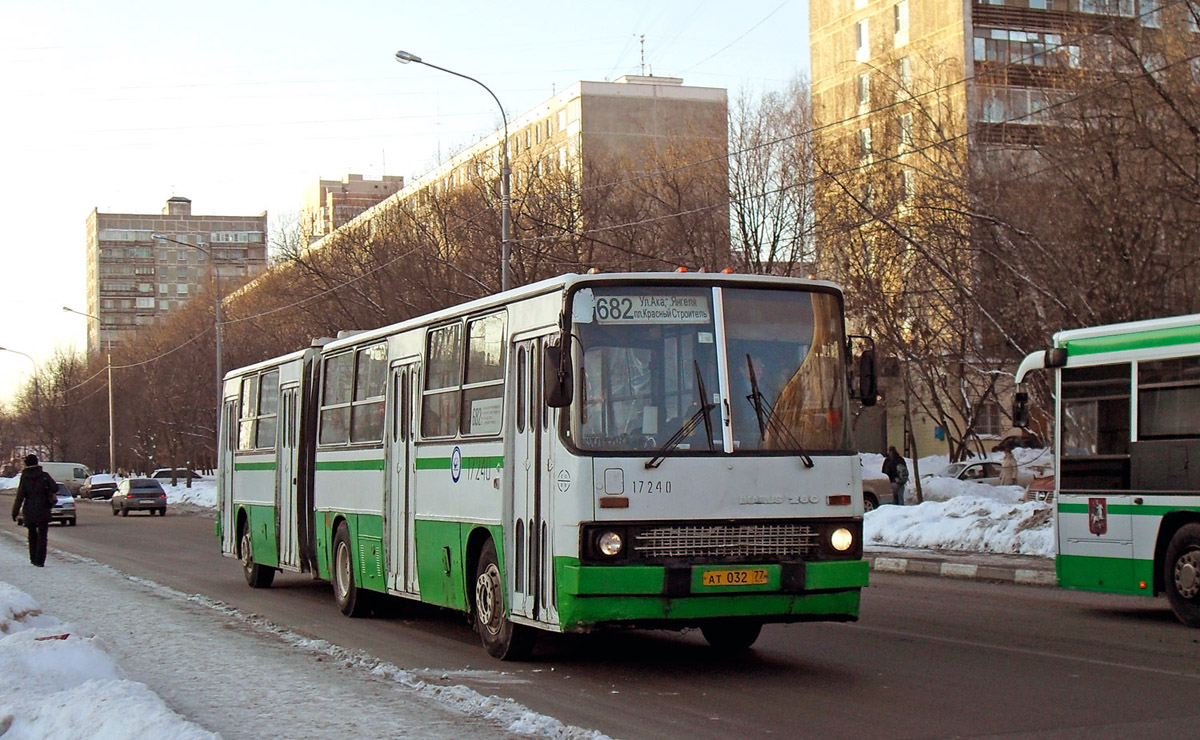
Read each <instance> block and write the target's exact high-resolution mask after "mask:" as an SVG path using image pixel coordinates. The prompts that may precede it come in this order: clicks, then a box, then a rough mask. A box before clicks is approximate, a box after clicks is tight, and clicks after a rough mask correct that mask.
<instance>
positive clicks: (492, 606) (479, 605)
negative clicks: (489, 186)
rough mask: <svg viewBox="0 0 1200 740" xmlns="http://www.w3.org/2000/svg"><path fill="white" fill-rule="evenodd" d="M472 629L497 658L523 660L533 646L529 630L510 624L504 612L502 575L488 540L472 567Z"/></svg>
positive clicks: (493, 546)
mask: <svg viewBox="0 0 1200 740" xmlns="http://www.w3.org/2000/svg"><path fill="white" fill-rule="evenodd" d="M472 609H473V610H474V613H475V614H474V617H475V620H474V621H475V631H476V632H478V633H479V639H480V640H481V641H482V642H483V647H484V649H486V650H487V651H488V655H490V656H492V657H493V658H499V659H500V660H523V659H525V658H528V657H529V653H530V651H531V649H532V647H533V634H532V633H531V632H530V631H529V629H528V628H527V627H523V626H521V625H517V624H513V623H512V622H511V621H510V620H509V619H508V617H507V616H505V614H504V579H503V578H502V577H501V575H500V563H499V560H498V558H497V557H496V545H495V543H493V542H492V541H491V540H488V541H487V544H485V545H484V546H483V551H482V552H481V553H480V554H479V565H478V566H477V567H476V568H475V598H474V602H473V604H472Z"/></svg>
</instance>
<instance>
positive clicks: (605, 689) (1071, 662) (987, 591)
mask: <svg viewBox="0 0 1200 740" xmlns="http://www.w3.org/2000/svg"><path fill="white" fill-rule="evenodd" d="M0 506H11V496H0ZM8 526H12V525H8ZM50 544H51V547H52V548H61V549H65V550H69V551H71V552H74V553H77V554H80V555H85V556H88V557H91V558H94V559H96V560H98V561H101V562H104V563H108V564H109V565H111V566H113V567H115V568H117V569H119V570H121V571H124V572H126V573H129V574H132V575H137V576H141V577H145V578H150V579H153V580H155V581H158V582H160V583H163V584H165V585H168V586H171V587H173V588H176V589H179V590H181V591H184V592H187V593H199V594H203V595H205V596H208V597H210V598H213V599H216V600H219V601H222V602H225V603H227V604H229V605H230V606H233V607H236V608H237V609H239V610H241V611H243V612H245V613H255V614H259V615H262V616H264V617H266V618H268V619H270V620H271V621H273V622H275V623H277V624H279V625H282V626H287V627H289V628H291V629H293V630H295V631H297V632H299V633H301V634H306V635H310V636H313V637H320V638H322V639H325V640H328V641H330V642H333V643H335V644H337V645H341V646H343V647H346V648H351V649H358V650H363V651H366V652H368V653H370V654H372V655H374V656H376V657H378V658H380V659H382V660H385V661H387V662H390V663H393V664H395V665H397V666H400V667H402V668H408V669H411V670H416V671H419V672H420V673H421V674H422V675H423V676H424V677H426V678H427V679H428V680H433V681H445V682H447V683H451V684H466V685H469V686H471V687H472V688H474V689H475V690H477V691H479V692H481V693H483V694H487V695H492V694H494V695H498V696H502V697H511V698H513V699H514V700H516V701H518V702H521V703H522V704H524V705H526V706H528V707H530V708H531V709H533V710H535V711H538V712H541V713H543V714H548V715H551V716H554V717H557V718H559V719H560V720H562V721H563V722H566V723H568V724H572V725H576V726H580V727H589V728H593V729H597V730H600V731H602V732H605V733H607V734H609V735H611V736H613V737H622V738H663V737H679V738H684V737H686V738H689V739H690V738H707V737H712V738H725V737H772V736H775V737H789V738H790V737H797V736H801V737H809V736H823V737H854V736H858V737H861V736H877V737H897V738H899V737H949V736H964V735H965V736H999V735H1015V736H1021V737H1027V736H1035V735H1038V736H1043V737H1087V738H1089V739H1094V738H1101V737H1129V736H1149V735H1150V734H1153V735H1154V736H1155V737H1192V736H1194V735H1195V733H1196V729H1195V728H1196V727H1197V724H1198V720H1200V709H1198V708H1197V707H1198V704H1197V702H1196V701H1195V697H1196V695H1197V692H1198V691H1200V668H1198V667H1197V656H1198V654H1200V648H1198V641H1200V632H1196V631H1193V630H1189V629H1187V628H1185V627H1183V626H1181V625H1179V624H1178V623H1176V622H1175V620H1174V618H1173V617H1172V616H1171V614H1170V612H1169V610H1168V609H1167V608H1166V605H1165V603H1164V602H1163V601H1162V600H1149V599H1144V598H1137V597H1117V596H1107V595H1100V594H1083V593H1075V592H1069V591H1064V590H1060V589H1057V588H1045V587H1033V586H1017V585H1002V584H993V583H981V582H973V581H955V580H950V579H939V578H928V577H920V576H904V575H889V574H878V573H872V579H871V587H870V588H869V589H868V590H867V592H865V594H864V599H863V610H862V618H861V620H860V621H859V622H858V623H856V624H850V625H838V624H828V625H826V624H808V625H778V626H768V627H767V628H766V629H764V631H763V635H762V637H761V638H760V640H759V641H758V643H757V644H756V646H755V649H754V650H752V651H750V652H747V653H745V654H742V655H738V656H733V657H730V656H722V655H719V654H716V653H714V652H713V651H711V650H710V649H708V648H707V646H706V645H705V643H704V641H703V639H702V638H701V637H700V636H699V634H698V633H694V632H688V633H683V634H677V633H670V632H618V633H609V634H598V635H589V636H548V637H547V638H545V639H543V640H542V641H541V642H540V643H539V647H538V651H537V654H536V659H535V660H534V661H533V662H530V663H518V664H507V663H505V664H501V663H498V662H496V661H494V660H492V659H491V658H489V657H488V656H487V655H486V653H484V652H483V649H482V648H481V647H480V646H479V645H478V642H477V640H476V638H475V635H474V634H473V633H472V632H471V631H470V629H469V627H468V626H467V623H466V620H465V618H464V617H462V616H461V615H458V614H456V613H453V612H448V611H443V610H438V609H433V608H429V607H424V606H421V605H416V604H408V603H400V604H399V605H398V606H397V608H396V610H395V613H394V614H393V615H390V616H387V617H376V618H372V619H361V620H352V619H347V618H345V617H343V616H342V615H341V614H340V612H338V610H337V607H336V606H335V605H334V603H333V598H332V593H331V590H330V587H329V585H328V584H325V583H321V582H316V581H313V580H311V579H310V578H309V577H308V576H300V575H294V574H281V575H280V576H279V577H278V578H276V580H275V585H274V586H273V587H272V588H270V589H266V590H253V589H250V588H248V587H247V586H246V585H245V582H244V581H243V580H242V577H241V571H240V568H239V565H238V563H237V562H235V561H233V560H231V559H226V558H222V557H221V556H220V554H219V552H218V550H219V548H218V544H217V540H216V537H215V536H214V535H213V519H212V518H211V517H210V516H203V515H195V514H190V515H189V514H177V513H174V512H173V513H172V514H170V515H168V516H167V517H148V516H145V515H135V516H130V517H129V518H123V517H113V516H111V514H110V513H109V510H108V505H107V503H106V502H88V501H82V502H80V509H79V526H77V527H57V526H55V527H52V528H51V532H50ZM0 580H2V576H0Z"/></svg>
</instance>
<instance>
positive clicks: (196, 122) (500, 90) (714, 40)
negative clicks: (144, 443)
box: [0, 0, 809, 402]
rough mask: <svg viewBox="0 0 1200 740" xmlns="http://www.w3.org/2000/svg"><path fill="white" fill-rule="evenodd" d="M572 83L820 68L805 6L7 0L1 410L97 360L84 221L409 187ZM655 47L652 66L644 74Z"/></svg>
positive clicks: (713, 80) (733, 80) (738, 87)
mask: <svg viewBox="0 0 1200 740" xmlns="http://www.w3.org/2000/svg"><path fill="white" fill-rule="evenodd" d="M400 49H403V50H405V51H408V52H411V53H413V54H416V55H417V56H420V57H422V58H423V59H424V60H425V61H428V62H430V63H432V64H437V65H438V66H441V67H446V68H448V69H452V70H454V71H456V72H461V73H463V74H466V75H469V76H472V77H475V78H476V79H478V80H479V81H480V82H482V83H483V84H485V85H487V86H488V87H489V88H491V90H492V91H493V92H494V93H495V95H496V97H497V98H498V99H499V100H500V101H501V103H502V104H503V105H504V109H505V112H506V114H507V115H508V117H509V118H510V119H512V118H515V117H518V116H520V115H521V114H523V113H525V112H526V111H528V110H530V109H532V108H533V107H534V106H535V105H537V104H538V103H540V102H542V101H544V100H545V99H547V98H549V97H551V96H552V95H554V94H555V93H556V92H558V91H561V90H563V89H564V88H566V87H568V86H570V85H571V84H573V83H575V82H577V81H579V80H589V81H595V80H599V81H603V80H610V81H611V80H615V79H617V78H618V77H620V76H621V75H623V74H642V73H645V74H654V75H658V76H671V77H682V78H683V80H684V84H685V85H696V86H705V87H722V88H725V89H727V90H728V91H729V98H730V101H731V102H732V101H733V100H735V99H736V98H737V97H738V96H739V95H741V94H747V95H751V96H756V95H757V94H760V93H761V92H763V91H767V90H778V89H782V88H783V87H784V85H785V84H786V83H787V82H788V81H789V80H790V79H792V78H794V77H795V76H796V75H798V74H807V72H808V64H809V63H808V2H807V1H806V0H782V1H781V0H746V1H745V2H741V3H737V4H736V5H734V4H730V3H727V2H720V1H719V0H659V1H658V2H653V3H650V2H628V1H625V0H612V1H610V2H606V3H559V2H548V1H547V0H527V1H526V2H523V3H520V4H518V5H505V4H502V3H501V4H497V3H494V2H476V1H475V0H469V1H465V2H464V1H463V0H459V1H458V2H454V3H427V2H412V1H411V0H393V1H392V2H383V1H382V0H380V1H376V2H368V1H366V0H340V1H338V2H333V1H330V2H316V1H305V0H286V1H285V0H251V1H250V2H232V1H230V0H214V1H213V2H209V3H203V4H200V5H197V4H179V3H161V2H149V1H138V0H106V2H103V3H96V2H93V1H91V0H58V1H56V2H51V3H26V2H20V0H0V65H2V67H3V69H4V70H5V72H4V74H3V75H0V99H2V100H3V101H4V110H5V112H6V115H4V116H3V117H0V134H2V135H0V168H2V171H3V172H4V178H3V179H2V180H0V215H2V217H3V220H4V223H6V224H8V226H7V227H6V234H5V236H6V239H5V244H4V245H3V246H2V247H0V249H2V250H3V254H4V255H5V259H4V264H5V265H6V266H7V268H8V269H7V271H6V278H7V280H6V289H5V290H3V291H0V315H3V316H4V317H6V318H5V320H4V322H3V324H2V325H0V347H5V348H7V349H10V350H16V351H17V352H21V353H25V354H27V355H30V356H31V357H32V358H33V362H31V361H30V359H29V358H26V357H22V356H21V355H20V354H14V353H11V352H0V402H4V401H7V400H9V399H10V398H11V397H12V395H13V394H14V393H15V392H17V391H18V390H19V387H20V386H21V384H23V383H26V382H28V380H29V377H30V374H31V373H32V371H33V369H34V363H40V362H44V361H46V360H47V359H48V358H49V357H51V356H52V355H53V353H54V352H55V351H56V349H63V350H75V351H80V352H82V351H84V348H85V346H86V329H87V326H86V324H87V322H88V321H89V319H87V318H84V317H82V316H78V315H75V314H70V313H65V312H63V311H62V307H63V306H68V307H70V308H73V309H75V310H80V311H83V310H86V308H87V306H86V289H85V282H84V278H85V259H86V257H85V222H86V219H87V216H88V214H89V213H90V212H91V211H92V210H93V209H98V210H99V211H100V212H101V213H160V212H161V210H162V208H163V206H164V205H165V203H166V201H167V199H168V198H171V197H173V196H183V197H187V198H190V199H191V201H192V212H193V213H194V214H197V215H238V216H247V215H257V214H259V213H261V212H262V211H264V210H265V211H267V212H268V216H269V221H268V223H269V225H270V227H271V228H274V227H275V225H276V224H277V223H279V224H281V223H286V221H287V219H288V218H289V217H292V218H294V217H295V215H296V212H297V211H298V210H299V207H300V201H301V197H302V193H303V190H304V188H305V187H306V186H309V185H312V184H315V183H316V182H317V181H318V180H319V179H322V178H323V179H340V178H341V177H343V176H344V175H346V174H348V173H355V174H361V175H363V176H364V177H366V178H369V179H378V178H379V177H380V176H381V175H383V174H385V173H386V174H389V175H403V176H404V177H405V178H406V179H409V180H411V179H415V178H416V177H417V176H419V175H421V174H422V173H424V172H426V171H428V170H429V169H431V168H432V167H433V166H435V165H436V164H437V163H438V162H439V161H440V160H442V159H444V158H447V157H449V156H450V155H452V154H453V153H454V152H456V151H458V150H460V149H462V148H464V147H466V146H470V145H471V144H472V143H474V142H475V141H476V140H477V139H479V138H481V137H483V136H485V135H487V134H489V133H491V132H492V131H494V130H495V129H497V128H499V126H500V116H499V110H498V109H497V107H496V105H495V102H494V101H493V100H492V98H491V97H490V96H489V95H488V94H487V93H486V91H484V90H483V89H481V88H479V87H478V86H475V85H473V84H471V83H470V82H468V81H466V80H462V79H459V78H457V77H453V76H451V75H447V74H445V73H444V72H439V71H437V70H434V69H430V68H428V67H424V66H422V65H416V64H408V65H401V64H399V63H397V62H396V61H395V60H394V57H393V55H394V54H395V52H396V51H397V50H400ZM643 55H644V65H645V66H644V67H643Z"/></svg>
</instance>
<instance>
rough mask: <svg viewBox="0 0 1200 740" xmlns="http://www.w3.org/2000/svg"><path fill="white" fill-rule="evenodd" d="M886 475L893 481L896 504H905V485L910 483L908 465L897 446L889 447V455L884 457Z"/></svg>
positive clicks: (893, 498)
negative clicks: (897, 450)
mask: <svg viewBox="0 0 1200 740" xmlns="http://www.w3.org/2000/svg"><path fill="white" fill-rule="evenodd" d="M880 472H882V473H883V474H884V475H886V476H887V477H888V480H889V481H891V483H892V500H893V501H894V502H895V504H896V506H904V487H905V486H906V485H908V465H907V464H906V463H905V462H904V458H903V457H901V456H900V453H899V452H896V448H895V447H888V454H887V457H885V458H884V459H883V470H881V471H880Z"/></svg>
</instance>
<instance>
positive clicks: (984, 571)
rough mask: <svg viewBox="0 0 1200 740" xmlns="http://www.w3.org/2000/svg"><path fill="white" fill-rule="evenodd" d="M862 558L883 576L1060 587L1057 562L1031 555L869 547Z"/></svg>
mask: <svg viewBox="0 0 1200 740" xmlns="http://www.w3.org/2000/svg"><path fill="white" fill-rule="evenodd" d="M863 557H864V558H866V560H867V562H869V563H870V564H871V570H873V571H877V572H880V573H905V574H910V575H926V576H938V577H941V578H961V579H966V580H975V581H992V582H1000V583H1021V584H1026V585H1033V586H1054V585H1057V583H1058V581H1057V577H1056V575H1055V572H1054V560H1053V559H1051V558H1043V557H1036V556H1029V555H990V554H985V553H977V552H950V551H939V550H910V549H902V548H893V547H875V548H870V549H868V550H867V551H866V552H864V553H863Z"/></svg>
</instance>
